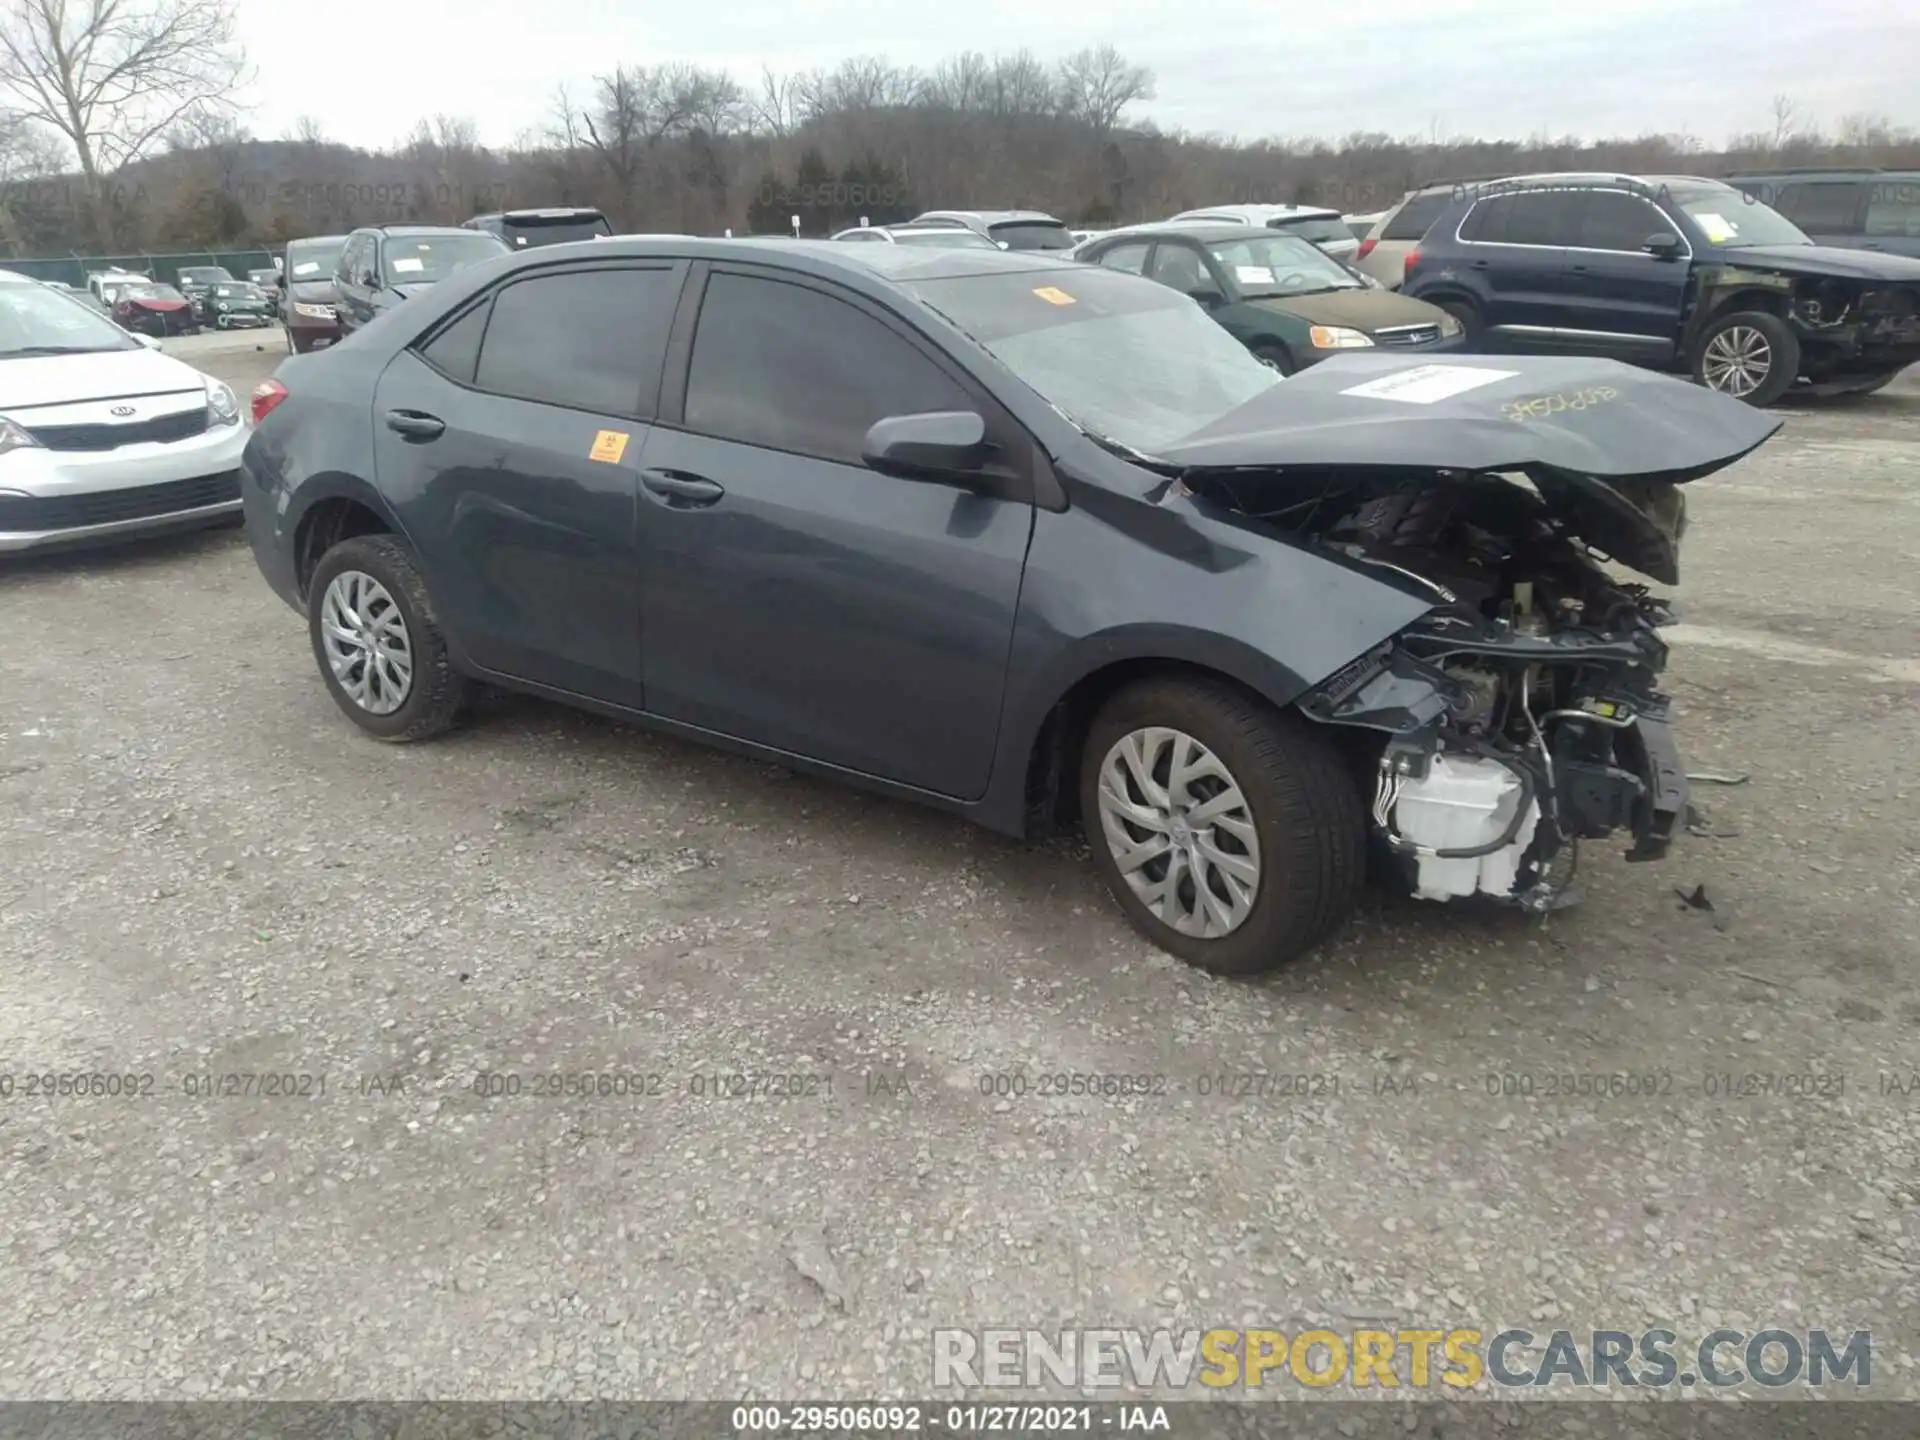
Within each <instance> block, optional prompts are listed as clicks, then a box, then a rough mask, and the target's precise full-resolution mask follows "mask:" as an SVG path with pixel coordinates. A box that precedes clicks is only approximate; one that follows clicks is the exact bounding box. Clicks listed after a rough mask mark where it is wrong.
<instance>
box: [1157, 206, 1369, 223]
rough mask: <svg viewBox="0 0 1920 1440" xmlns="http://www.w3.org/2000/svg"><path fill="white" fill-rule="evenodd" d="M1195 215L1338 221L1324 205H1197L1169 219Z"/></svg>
mask: <svg viewBox="0 0 1920 1440" xmlns="http://www.w3.org/2000/svg"><path fill="white" fill-rule="evenodd" d="M1195 215H1258V216H1259V217H1260V218H1261V219H1262V220H1319V219H1332V220H1338V219H1339V218H1340V212H1339V211H1338V210H1330V209H1328V208H1327V207H1326V206H1325V205H1234V204H1227V205H1198V206H1195V207H1194V208H1193V209H1191V210H1182V211H1181V212H1180V213H1179V214H1178V215H1175V216H1173V217H1171V218H1173V219H1175V220H1179V219H1182V218H1187V217H1192V216H1195Z"/></svg>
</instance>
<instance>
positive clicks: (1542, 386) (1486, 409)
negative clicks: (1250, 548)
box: [1156, 355, 1782, 584]
mask: <svg viewBox="0 0 1920 1440" xmlns="http://www.w3.org/2000/svg"><path fill="white" fill-rule="evenodd" d="M1781 423H1782V422H1781V421H1780V420H1779V419H1778V418H1776V417H1774V416H1772V415H1769V414H1767V413H1766V412H1764V411H1762V410H1757V409H1755V408H1754V407H1752V406H1750V405H1746V404H1743V403H1742V402H1740V401H1738V400H1732V399H1729V398H1728V397H1726V396H1724V395H1719V394H1716V393H1715V392H1713V391H1711V390H1707V389H1704V388H1702V387H1700V386H1696V385H1692V384H1689V383H1687V382H1686V381H1683V380H1676V379H1673V378H1672V377H1670V376H1666V375H1658V374H1655V373H1653V372H1651V371H1647V370H1641V369H1638V368H1636V367H1634V366H1631V365H1626V364H1622V363H1621V362H1619V361H1616V360H1591V359H1581V358H1572V357H1564V358H1563V357H1558V356H1552V357H1531V356H1506V355H1488V356H1461V357H1456V358H1449V359H1448V360H1446V361H1445V362H1440V361H1429V362H1426V363H1421V362H1420V361H1418V360H1415V359H1412V358H1410V357H1404V356H1387V355H1335V356H1331V357H1329V358H1328V359H1326V360H1323V361H1322V362H1321V363H1320V364H1318V365H1316V366H1314V367H1312V368H1311V369H1308V370H1303V371H1301V372H1300V373H1299V374H1297V375H1294V376H1290V377H1289V378H1287V379H1285V380H1282V381H1281V382H1279V383H1278V384H1276V385H1274V386H1273V387H1272V388H1271V389H1269V390H1267V391H1265V392H1263V393H1262V394H1261V395H1259V396H1257V397H1256V398H1254V399H1253V400H1251V401H1249V402H1247V403H1246V404H1245V405H1242V406H1241V407H1240V408H1239V409H1237V410H1234V411H1232V412H1231V413H1229V414H1227V415H1224V416H1222V417H1221V418H1220V419H1218V420H1216V421H1214V422H1213V424H1211V425H1209V426H1207V427H1206V428H1205V429H1203V430H1199V431H1197V432H1195V433H1194V434H1192V435H1189V436H1188V437H1186V438H1185V439H1184V440H1181V441H1179V442H1178V443H1176V444H1174V445H1171V446H1163V447H1161V449H1160V451H1159V452H1158V455H1157V457H1156V458H1158V459H1160V460H1164V461H1166V462H1168V463H1170V464H1173V465H1179V466H1183V467H1186V468H1189V469H1193V470H1245V469H1253V470H1266V471H1288V470H1302V469H1326V468H1334V469H1354V468H1376V467H1377V468H1386V469H1402V468H1404V469H1408V470H1413V471H1423V470H1424V471H1433V472H1438V471H1444V470H1456V471H1479V472H1504V473H1518V474H1522V475H1525V476H1526V477H1527V478H1528V479H1530V480H1531V481H1532V482H1533V484H1534V488H1535V489H1537V490H1538V491H1539V492H1540V496H1541V498H1542V499H1543V500H1544V501H1545V502H1546V503H1547V505H1548V506H1549V507H1550V508H1551V509H1552V510H1553V511H1554V512H1555V513H1556V514H1557V515H1558V516H1559V517H1560V518H1561V519H1562V521H1563V522H1564V523H1566V524H1567V526H1568V528H1569V529H1571V530H1572V531H1573V532H1574V533H1575V534H1577V535H1579V536H1581V537H1582V538H1583V539H1585V540H1586V541H1588V543H1590V544H1592V545H1594V546H1595V547H1597V548H1599V549H1601V550H1603V551H1605V552H1606V553H1607V554H1608V555H1610V556H1612V557H1613V558H1614V559H1616V560H1619V561H1621V562H1622V563H1624V564H1627V565H1631V566H1632V567H1633V568H1634V569H1636V570H1639V571H1641V572H1642V573H1643V574H1646V575H1650V576H1652V577H1653V578H1654V579H1656V580H1659V581H1661V582H1662V583H1665V584H1675V583H1677V581H1678V578H1679V560H1678V553H1677V551H1678V543H1679V535H1680V530H1681V528H1682V527H1683V525H1684V521H1683V520H1682V519H1681V518H1680V516H1681V514H1682V513H1683V512H1684V506H1683V505H1682V504H1681V502H1680V497H1679V496H1678V495H1677V494H1675V493H1673V491H1672V487H1673V486H1674V485H1677V484H1681V483H1683V482H1685V481H1688V480H1696V479H1698V478H1699V477H1701V476H1702V475H1710V474H1712V473H1713V472H1714V471H1716V470H1721V469H1724V468H1725V467H1727V466H1728V465H1731V464H1733V463H1734V461H1736V460H1738V459H1740V458H1741V457H1742V456H1744V455H1747V454H1749V453H1750V452H1752V451H1753V450H1755V449H1757V448H1758V447H1759V446H1760V445H1761V444H1763V443H1764V442H1765V441H1766V440H1768V439H1769V438H1770V437H1771V436H1773V435H1774V434H1775V433H1776V432H1777V431H1778V430H1779V429H1780V426H1781Z"/></svg>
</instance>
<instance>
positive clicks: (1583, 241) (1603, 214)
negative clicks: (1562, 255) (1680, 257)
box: [1572, 190, 1673, 253]
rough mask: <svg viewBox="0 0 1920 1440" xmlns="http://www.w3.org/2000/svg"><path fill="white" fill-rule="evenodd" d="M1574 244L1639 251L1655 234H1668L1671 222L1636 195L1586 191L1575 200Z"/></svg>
mask: <svg viewBox="0 0 1920 1440" xmlns="http://www.w3.org/2000/svg"><path fill="white" fill-rule="evenodd" d="M1573 208H1574V214H1575V216H1576V220H1577V223H1578V226H1579V228H1578V230H1577V231H1576V232H1575V234H1574V238H1573V242H1572V243H1574V244H1575V245H1578V246H1580V247H1582V248H1583V249H1587V250H1628V251H1633V252H1636V253H1637V252H1639V251H1641V250H1643V249H1645V247H1646V243H1647V241H1648V240H1650V239H1652V238H1653V237H1654V236H1655V235H1671V234H1672V233H1673V222H1672V221H1671V220H1669V219H1668V218H1667V217H1666V216H1665V215H1663V214H1661V213H1660V212H1659V211H1658V210H1656V209H1655V208H1654V207H1653V206H1652V205H1649V204H1648V203H1647V202H1646V201H1645V200H1642V199H1641V198H1640V197H1639V196H1637V195H1628V194H1625V193H1624V192H1622V191H1619V190H1588V191H1586V192H1584V193H1583V194H1581V195H1579V197H1578V198H1577V199H1576V200H1575V202H1574V207H1573Z"/></svg>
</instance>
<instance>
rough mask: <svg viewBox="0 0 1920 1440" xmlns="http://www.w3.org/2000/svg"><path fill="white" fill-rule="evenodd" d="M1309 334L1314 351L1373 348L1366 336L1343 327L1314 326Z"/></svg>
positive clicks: (1371, 342)
mask: <svg viewBox="0 0 1920 1440" xmlns="http://www.w3.org/2000/svg"><path fill="white" fill-rule="evenodd" d="M1309 333H1310V334H1311V336H1312V339H1313V348H1314V349H1316V350H1367V349H1371V348H1372V347H1373V341H1372V340H1370V339H1369V338H1368V337H1367V336H1365V335H1363V334H1361V332H1360V331H1358V330H1350V329H1348V328H1347V327H1346V326H1345V325H1316V326H1314V327H1313V329H1312V331H1311V332H1309Z"/></svg>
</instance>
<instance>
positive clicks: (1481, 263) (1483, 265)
mask: <svg viewBox="0 0 1920 1440" xmlns="http://www.w3.org/2000/svg"><path fill="white" fill-rule="evenodd" d="M1473 268H1474V269H1476V270H1491V269H1492V268H1493V262H1492V261H1491V260H1476V261H1474V262H1473Z"/></svg>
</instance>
